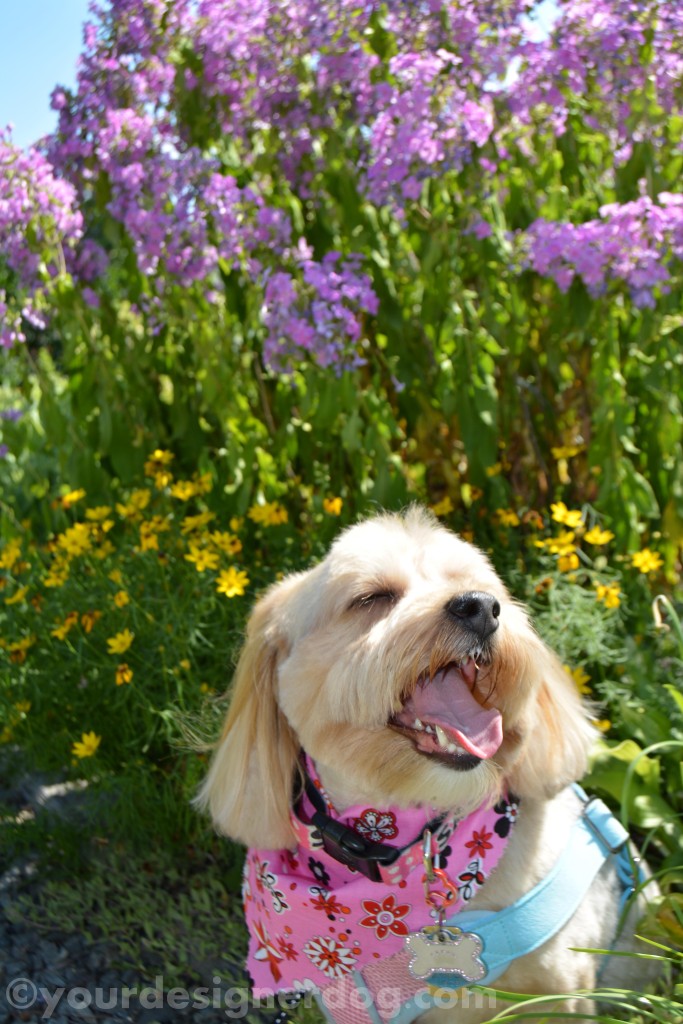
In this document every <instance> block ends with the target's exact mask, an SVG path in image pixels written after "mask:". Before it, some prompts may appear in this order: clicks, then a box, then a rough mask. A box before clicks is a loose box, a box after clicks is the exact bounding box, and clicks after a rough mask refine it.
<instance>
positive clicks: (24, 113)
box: [0, 0, 88, 146]
mask: <svg viewBox="0 0 683 1024" xmlns="http://www.w3.org/2000/svg"><path fill="white" fill-rule="evenodd" d="M87 20H88V0H4V2H3V3H2V12H1V14H0V26H1V28H0V127H4V126H5V125H7V124H8V123H9V122H12V123H13V124H14V131H13V133H12V138H13V140H14V142H16V143H18V144H19V145H20V146H28V145H30V144H31V143H32V142H35V141H36V140H37V139H38V138H40V136H41V135H45V134H46V132H49V131H51V130H52V129H53V128H54V127H55V125H56V123H57V118H56V115H55V113H54V111H52V110H50V93H51V92H52V90H53V89H54V87H55V85H57V84H58V83H59V84H60V85H67V86H72V85H74V84H75V82H76V61H77V59H78V55H79V53H80V51H81V38H82V37H81V26H82V25H83V22H84V21H87Z"/></svg>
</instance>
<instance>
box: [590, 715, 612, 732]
mask: <svg viewBox="0 0 683 1024" xmlns="http://www.w3.org/2000/svg"><path fill="white" fill-rule="evenodd" d="M591 722H592V724H593V725H594V726H595V728H596V729H599V730H600V732H607V731H608V730H609V729H611V728H612V723H611V722H610V720H609V718H591Z"/></svg>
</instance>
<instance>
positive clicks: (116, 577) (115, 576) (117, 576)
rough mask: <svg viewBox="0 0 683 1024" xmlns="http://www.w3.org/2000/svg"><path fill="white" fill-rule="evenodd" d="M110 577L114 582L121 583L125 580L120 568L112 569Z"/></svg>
mask: <svg viewBox="0 0 683 1024" xmlns="http://www.w3.org/2000/svg"><path fill="white" fill-rule="evenodd" d="M109 579H110V580H111V581H112V583H121V581H122V580H123V573H122V572H121V570H120V569H112V571H111V572H110V573H109Z"/></svg>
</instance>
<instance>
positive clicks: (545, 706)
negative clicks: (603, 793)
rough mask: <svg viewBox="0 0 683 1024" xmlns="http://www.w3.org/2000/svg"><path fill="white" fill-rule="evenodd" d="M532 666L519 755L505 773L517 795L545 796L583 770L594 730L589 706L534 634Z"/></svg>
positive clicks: (550, 795) (565, 671)
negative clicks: (531, 686) (535, 675)
mask: <svg viewBox="0 0 683 1024" xmlns="http://www.w3.org/2000/svg"><path fill="white" fill-rule="evenodd" d="M535 639H536V643H537V644H538V650H535V651H534V656H533V658H532V660H531V666H532V667H531V671H533V672H536V673H538V678H537V679H536V680H535V684H536V685H535V687H534V689H535V694H536V695H535V697H532V698H531V700H530V702H529V704H528V707H527V710H526V711H525V713H524V715H523V717H522V719H521V721H520V723H519V728H520V732H521V734H522V745H521V753H520V757H519V759H518V760H517V762H516V763H515V765H514V767H513V770H512V772H511V773H510V775H509V777H508V784H509V786H510V789H511V791H512V792H513V793H515V794H516V795H518V796H520V797H524V796H526V797H532V798H540V799H542V798H548V797H552V796H554V795H555V794H556V793H559V791H560V790H561V789H564V787H565V786H567V785H569V783H571V782H575V781H576V780H577V779H580V778H581V777H582V775H584V774H585V772H586V769H587V766H588V754H589V752H590V749H591V747H592V746H593V744H594V743H595V740H596V737H597V736H598V733H597V730H596V729H595V728H594V727H593V726H592V725H591V724H590V711H589V708H588V707H587V705H586V704H584V702H583V701H582V699H581V696H580V695H579V691H578V689H577V686H576V684H575V682H574V680H573V679H572V677H571V676H570V675H569V673H568V672H567V670H566V669H565V668H564V667H563V666H562V665H561V663H560V661H559V659H558V657H557V656H556V655H555V654H553V652H552V651H550V650H549V649H548V648H547V647H546V646H545V644H543V643H542V642H541V641H540V640H539V639H538V638H535Z"/></svg>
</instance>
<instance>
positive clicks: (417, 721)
mask: <svg viewBox="0 0 683 1024" xmlns="http://www.w3.org/2000/svg"><path fill="white" fill-rule="evenodd" d="M413 728H414V729H424V725H423V724H422V722H421V721H420V719H419V718H416V719H415V721H414V722H413Z"/></svg>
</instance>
